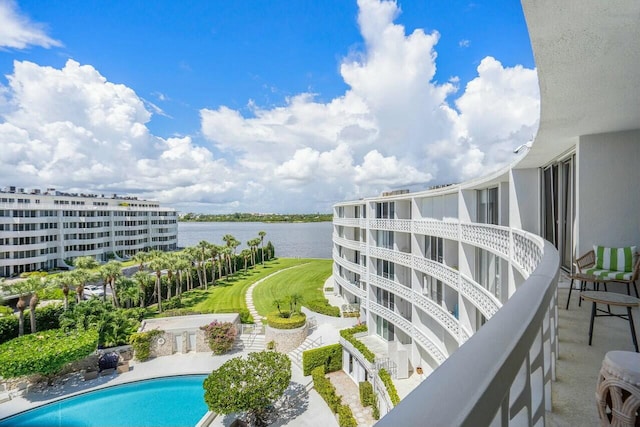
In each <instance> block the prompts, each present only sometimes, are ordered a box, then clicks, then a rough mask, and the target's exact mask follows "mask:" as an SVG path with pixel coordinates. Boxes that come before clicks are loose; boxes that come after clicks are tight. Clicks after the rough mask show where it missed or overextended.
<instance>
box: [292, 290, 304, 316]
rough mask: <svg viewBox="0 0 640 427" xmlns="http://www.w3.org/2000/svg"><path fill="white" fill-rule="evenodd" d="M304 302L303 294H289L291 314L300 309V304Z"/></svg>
mask: <svg viewBox="0 0 640 427" xmlns="http://www.w3.org/2000/svg"><path fill="white" fill-rule="evenodd" d="M300 302H302V295H300V294H291V295H290V296H289V308H290V309H291V314H293V313H294V312H296V311H299V310H298V304H299V303H300Z"/></svg>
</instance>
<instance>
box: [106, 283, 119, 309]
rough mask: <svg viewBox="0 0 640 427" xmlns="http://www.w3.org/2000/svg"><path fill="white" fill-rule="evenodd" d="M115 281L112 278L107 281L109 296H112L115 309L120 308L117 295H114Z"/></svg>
mask: <svg viewBox="0 0 640 427" xmlns="http://www.w3.org/2000/svg"><path fill="white" fill-rule="evenodd" d="M115 282H116V280H115V278H114V277H112V278H111V280H110V281H109V287H110V288H111V295H113V306H114V307H115V308H120V302H119V301H118V294H117V293H116V284H115ZM105 294H106V292H105Z"/></svg>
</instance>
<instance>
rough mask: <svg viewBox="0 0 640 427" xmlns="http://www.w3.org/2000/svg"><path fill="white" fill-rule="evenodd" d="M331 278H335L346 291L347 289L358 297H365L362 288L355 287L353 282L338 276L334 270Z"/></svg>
mask: <svg viewBox="0 0 640 427" xmlns="http://www.w3.org/2000/svg"><path fill="white" fill-rule="evenodd" d="M333 280H335V281H336V283H337V284H339V285H340V286H342V288H343V289H346V290H347V291H349V292H350V293H352V294H353V295H355V296H357V297H358V298H365V297H366V296H367V294H366V292H365V291H364V289H360V288H359V287H357V286H356V285H354V284H353V283H351V282H349V281H348V280H347V279H344V278H342V277H340V276H338V274H336V273H335V272H334V275H333Z"/></svg>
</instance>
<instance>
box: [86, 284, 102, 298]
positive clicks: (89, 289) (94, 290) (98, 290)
mask: <svg viewBox="0 0 640 427" xmlns="http://www.w3.org/2000/svg"><path fill="white" fill-rule="evenodd" d="M103 295H104V290H103V289H102V286H96V285H87V286H85V287H84V299H89V298H91V297H98V298H102V296H103Z"/></svg>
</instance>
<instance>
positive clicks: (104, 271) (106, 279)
mask: <svg viewBox="0 0 640 427" xmlns="http://www.w3.org/2000/svg"><path fill="white" fill-rule="evenodd" d="M99 274H100V277H101V278H102V291H103V294H102V300H103V301H104V302H106V301H107V284H109V287H111V292H112V294H113V305H114V306H115V307H116V308H117V307H118V296H117V295H116V287H115V285H114V283H115V281H116V279H117V278H119V277H121V276H122V263H121V262H119V261H109V262H108V263H106V264H105V265H103V266H102V267H100V271H99Z"/></svg>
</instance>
